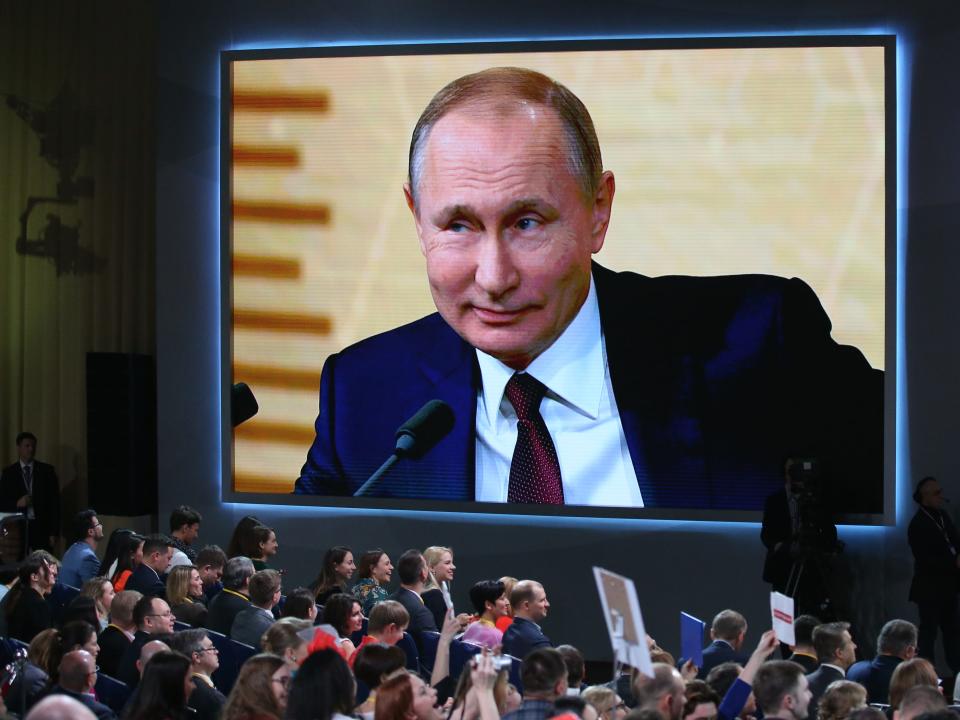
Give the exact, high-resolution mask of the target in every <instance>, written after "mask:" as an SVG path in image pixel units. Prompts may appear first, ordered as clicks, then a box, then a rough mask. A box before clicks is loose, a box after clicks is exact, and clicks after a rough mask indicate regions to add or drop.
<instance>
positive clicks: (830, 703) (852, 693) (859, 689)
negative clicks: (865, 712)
mask: <svg viewBox="0 0 960 720" xmlns="http://www.w3.org/2000/svg"><path fill="white" fill-rule="evenodd" d="M866 706H867V689H866V688H865V687H863V685H861V684H860V683H855V682H852V681H850V680H835V681H834V682H832V683H830V684H829V685H827V689H826V691H825V692H824V693H823V696H822V697H821V698H820V703H819V705H817V717H819V718H820V720H847V718H848V717H850V713H852V712H853V711H854V710H857V709H859V708H862V707H866Z"/></svg>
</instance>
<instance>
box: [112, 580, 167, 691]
mask: <svg viewBox="0 0 960 720" xmlns="http://www.w3.org/2000/svg"><path fill="white" fill-rule="evenodd" d="M173 620H174V618H173V613H172V612H170V606H169V605H167V601H166V600H163V599H162V598H157V597H149V596H144V597H142V598H140V599H139V600H138V601H137V604H136V605H134V606H133V621H134V622H135V623H136V624H137V632H136V633H135V634H134V636H133V642H131V643H130V645H129V646H128V647H127V649H126V651H125V652H124V653H123V657H122V658H121V659H120V664H119V665H118V666H117V679H118V680H122V681H123V682H125V683H126V684H127V685H129V686H130V687H131V688H132V687H135V686H136V685H137V684H138V683H139V682H140V675H139V673H138V671H137V660H138V659H139V658H140V650H141V649H142V648H143V646H144V645H146V644H147V643H148V642H150V641H151V640H162V641H164V642H169V639H170V638H169V636H170V635H172V634H173Z"/></svg>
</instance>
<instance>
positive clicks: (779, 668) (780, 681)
mask: <svg viewBox="0 0 960 720" xmlns="http://www.w3.org/2000/svg"><path fill="white" fill-rule="evenodd" d="M753 693H754V695H756V697H757V706H758V707H759V708H760V711H761V712H762V713H763V716H764V720H774V718H776V720H804V718H806V717H807V714H808V712H809V707H810V689H809V688H808V687H807V677H806V675H804V674H803V668H802V667H801V666H800V665H798V664H797V663H794V662H790V661H789V660H772V661H770V662H768V663H764V664H763V665H762V666H761V667H760V668H759V669H758V670H757V674H756V677H755V678H754V680H753Z"/></svg>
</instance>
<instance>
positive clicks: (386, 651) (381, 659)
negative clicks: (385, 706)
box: [351, 643, 407, 720]
mask: <svg viewBox="0 0 960 720" xmlns="http://www.w3.org/2000/svg"><path fill="white" fill-rule="evenodd" d="M351 660H352V661H353V674H354V675H355V676H356V678H357V680H359V681H360V682H362V683H363V684H364V685H366V687H367V690H368V691H369V695H367V698H366V700H364V701H363V702H362V703H361V704H360V705H358V706H357V707H356V708H355V709H354V711H353V713H351V714H353V715H359V716H361V717H362V718H364V719H365V720H370V719H371V718H373V709H374V707H375V705H376V702H377V688H379V687H380V684H381V683H382V682H383V681H384V680H386V679H388V678H389V677H391V676H392V675H393V674H394V673H397V672H400V671H402V670H403V669H404V668H405V667H406V664H407V656H406V655H404V653H403V650H401V649H400V648H398V647H391V646H390V645H384V644H383V643H372V644H365V645H362V646H361V647H360V649H359V650H357V652H356V654H355V655H354V656H353V657H352V658H351Z"/></svg>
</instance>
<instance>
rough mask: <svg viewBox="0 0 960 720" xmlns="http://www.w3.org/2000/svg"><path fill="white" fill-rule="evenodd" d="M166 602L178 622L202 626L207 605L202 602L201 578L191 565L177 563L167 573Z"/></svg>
mask: <svg viewBox="0 0 960 720" xmlns="http://www.w3.org/2000/svg"><path fill="white" fill-rule="evenodd" d="M167 602H168V603H169V604H170V609H171V610H172V611H173V615H174V617H175V618H176V619H177V621H178V622H182V623H186V624H187V625H190V626H191V627H195V628H198V627H203V626H204V625H205V624H206V622H207V606H206V605H204V604H203V580H201V579H200V571H199V570H197V568H196V567H194V566H193V565H177V566H176V567H174V568H173V569H171V570H170V574H169V575H167Z"/></svg>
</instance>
